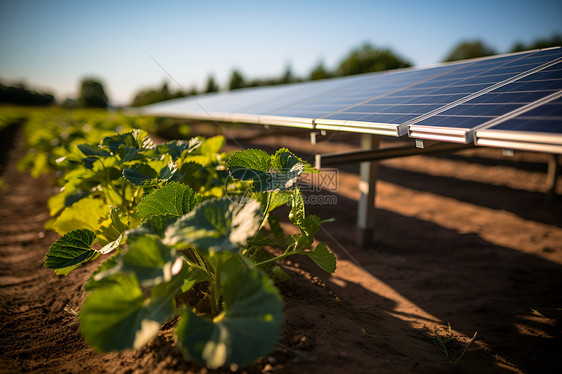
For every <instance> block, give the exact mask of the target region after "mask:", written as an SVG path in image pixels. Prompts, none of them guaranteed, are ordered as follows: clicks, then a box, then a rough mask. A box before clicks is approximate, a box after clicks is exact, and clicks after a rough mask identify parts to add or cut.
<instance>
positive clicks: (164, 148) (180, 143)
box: [156, 138, 202, 161]
mask: <svg viewBox="0 0 562 374" xmlns="http://www.w3.org/2000/svg"><path fill="white" fill-rule="evenodd" d="M201 143H202V141H201V140H199V139H197V138H191V139H190V140H189V141H187V140H172V141H171V142H167V143H164V144H158V145H157V146H156V148H158V151H159V152H160V153H161V154H169V155H170V156H172V159H173V160H174V161H176V160H177V159H178V158H180V157H181V156H182V154H183V152H186V151H187V153H189V152H191V151H193V150H194V149H195V148H197V147H199V146H200V145H201Z"/></svg>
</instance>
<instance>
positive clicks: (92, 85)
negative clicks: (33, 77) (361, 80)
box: [0, 34, 562, 108]
mask: <svg viewBox="0 0 562 374" xmlns="http://www.w3.org/2000/svg"><path fill="white" fill-rule="evenodd" d="M561 45H562V34H553V35H552V36H550V37H546V38H540V39H537V40H535V41H533V42H530V43H528V44H525V43H521V42H516V43H515V44H514V45H513V46H512V48H511V50H509V52H521V51H525V50H531V49H539V48H548V47H554V46H561ZM495 54H498V51H496V50H495V49H494V48H492V47H490V46H489V45H487V44H486V43H484V42H483V41H482V40H466V41H461V42H459V43H458V44H456V45H455V46H454V47H453V48H452V49H451V50H450V52H449V53H448V54H447V55H446V56H445V58H444V59H443V62H450V61H457V60H465V59H470V58H478V57H486V56H492V55H495ZM411 66H412V63H411V62H410V61H408V60H407V59H405V58H404V57H402V56H400V55H399V54H398V53H396V52H395V51H393V50H391V49H389V48H381V47H376V46H373V45H371V44H369V43H364V44H362V45H360V46H358V47H356V48H354V49H352V50H351V51H350V52H349V53H348V54H347V55H346V56H345V57H344V58H343V59H342V60H341V61H340V62H339V64H337V66H336V67H335V68H333V69H329V68H327V67H326V66H325V64H324V62H323V61H319V62H318V63H317V64H316V66H314V67H313V68H312V69H311V71H310V72H309V73H308V75H306V76H304V77H298V76H295V75H294V74H293V72H292V69H291V66H290V65H287V66H286V67H285V70H284V71H283V72H282V73H281V75H280V76H279V77H271V78H255V79H249V78H247V77H245V76H244V75H243V74H242V72H241V71H240V70H239V69H233V70H232V73H231V74H230V78H229V80H228V82H227V84H226V87H225V89H226V90H229V91H231V90H237V89H241V88H248V87H259V86H272V85H277V84H286V83H294V82H303V81H313V80H319V79H326V78H333V77H342V76H348V75H354V74H363V73H372V72H377V71H385V70H391V69H400V68H407V67H411ZM219 90H220V87H219V85H218V83H217V82H216V80H215V78H214V76H213V75H209V76H208V77H207V81H206V84H205V87H204V88H203V89H202V90H201V91H198V90H197V88H196V87H191V88H190V89H188V90H184V89H177V90H172V89H170V87H169V86H168V83H167V82H163V83H162V84H161V85H160V86H159V87H155V88H146V89H142V90H140V91H139V92H137V93H136V94H135V95H134V98H133V100H132V102H131V106H134V107H138V106H143V105H148V104H152V103H156V102H160V101H164V100H168V99H173V98H179V97H185V96H189V95H197V94H204V93H210V92H217V91H219ZM3 103H7V104H16V105H36V106H41V105H52V104H54V103H55V97H54V96H53V94H51V93H49V92H37V91H34V90H32V89H29V88H27V87H26V86H25V85H24V84H16V85H12V86H10V85H4V84H0V104H3ZM62 104H63V106H71V107H86V108H107V107H108V105H109V99H108V97H107V95H106V93H105V90H104V88H103V84H102V82H101V81H100V80H98V79H96V78H84V79H82V81H81V82H80V90H79V95H78V98H76V99H66V100H65V101H64V102H63V103H62Z"/></svg>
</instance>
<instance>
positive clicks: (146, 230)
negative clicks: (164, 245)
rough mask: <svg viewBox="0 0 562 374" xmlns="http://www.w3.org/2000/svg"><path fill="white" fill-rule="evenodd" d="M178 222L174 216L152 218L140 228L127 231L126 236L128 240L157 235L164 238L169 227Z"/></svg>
mask: <svg viewBox="0 0 562 374" xmlns="http://www.w3.org/2000/svg"><path fill="white" fill-rule="evenodd" d="M176 220H177V217H174V216H152V217H150V218H149V219H148V220H146V221H144V222H143V223H142V224H141V225H140V226H139V227H136V228H134V229H131V230H127V231H126V232H125V234H126V235H127V238H128V239H133V238H135V237H139V236H143V235H156V236H158V237H159V238H163V237H164V233H165V232H166V229H167V228H168V226H169V225H170V224H171V223H172V222H175V221H176Z"/></svg>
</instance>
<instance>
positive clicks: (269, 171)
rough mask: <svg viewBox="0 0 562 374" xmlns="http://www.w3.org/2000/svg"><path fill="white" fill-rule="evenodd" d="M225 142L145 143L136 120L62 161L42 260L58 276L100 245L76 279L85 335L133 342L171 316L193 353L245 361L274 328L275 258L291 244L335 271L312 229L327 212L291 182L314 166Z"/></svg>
mask: <svg viewBox="0 0 562 374" xmlns="http://www.w3.org/2000/svg"><path fill="white" fill-rule="evenodd" d="M223 143H224V138H222V137H215V138H210V139H200V138H194V139H192V140H190V141H182V140H177V141H172V142H168V143H165V144H154V143H152V141H151V140H150V139H149V138H148V136H147V134H146V133H145V132H143V131H140V130H135V131H133V132H127V133H122V134H117V135H111V136H108V137H105V138H104V139H103V140H102V141H101V142H99V143H98V144H80V145H78V148H77V149H78V150H79V152H80V153H81V154H82V155H81V156H79V155H78V154H77V153H76V152H74V153H72V154H70V155H69V156H68V159H67V160H65V162H64V163H62V165H65V166H64V168H65V170H67V173H66V174H65V176H64V181H65V184H64V187H65V188H64V189H63V191H62V192H61V193H60V194H59V195H57V196H55V197H53V198H52V199H51V201H50V207H51V212H52V213H53V214H58V216H56V217H55V218H54V219H53V220H52V221H51V222H50V223H49V227H51V228H53V229H55V230H56V231H57V232H58V233H59V234H61V235H62V236H61V237H60V238H59V239H58V240H57V241H56V242H55V243H53V245H52V246H51V248H50V249H49V251H48V253H47V255H46V258H45V266H46V267H47V268H50V269H53V270H55V271H56V272H57V273H58V274H63V275H64V274H68V273H69V272H70V271H72V270H73V269H75V268H76V267H78V266H80V265H82V264H84V263H85V262H87V261H91V260H93V259H94V258H96V257H98V256H100V255H108V258H107V259H105V261H104V262H102V263H101V265H100V266H99V267H98V269H97V270H96V271H95V272H94V273H93V274H92V276H91V278H90V279H89V280H88V282H87V284H86V285H85V289H86V291H88V292H89V295H88V296H87V298H86V300H85V302H84V305H83V307H82V310H81V311H80V313H79V319H80V330H81V333H82V335H83V336H84V338H85V340H86V341H87V342H88V344H90V345H92V346H93V347H95V348H96V349H98V350H100V351H110V350H122V349H127V348H137V347H140V346H142V345H143V344H145V343H146V342H147V341H149V340H150V339H152V338H153V337H154V336H155V335H156V334H157V333H158V331H159V329H160V326H161V324H162V323H164V322H165V321H168V320H170V319H172V318H173V317H174V316H179V317H180V320H179V322H178V323H177V326H176V334H177V336H178V342H179V344H180V346H181V347H182V349H183V350H184V351H186V352H187V353H188V354H189V355H190V356H191V357H193V358H194V359H195V360H197V361H200V362H204V363H205V364H206V365H207V366H208V367H210V368H217V367H219V366H222V365H224V364H227V363H235V364H240V365H242V364H246V363H249V362H251V361H253V360H255V359H256V358H258V357H260V356H262V355H264V354H266V353H267V352H269V351H270V350H272V349H273V347H274V346H275V344H276V343H277V340H278V339H279V336H280V333H281V327H282V323H283V313H282V300H281V296H280V294H279V291H278V290H277V288H276V287H275V285H274V282H273V279H280V278H283V277H286V276H287V275H286V274H285V273H284V271H283V270H282V268H281V267H280V266H278V265H277V264H276V260H278V259H281V258H284V257H287V256H290V255H295V254H300V255H305V256H308V257H310V258H311V259H312V260H313V261H314V262H315V263H316V264H318V266H320V267H321V268H322V269H324V270H326V271H328V272H334V271H335V268H336V261H335V256H334V255H333V254H332V253H331V252H330V251H329V250H328V248H327V247H326V245H325V244H323V243H319V244H317V245H314V240H313V237H314V234H315V233H316V232H317V231H318V229H319V228H320V225H321V224H322V223H324V222H326V220H321V219H320V218H319V217H317V216H314V215H308V216H307V215H306V214H305V206H304V201H303V198H302V195H301V193H300V190H299V189H298V188H294V183H295V182H296V180H297V178H298V177H299V175H300V174H301V173H302V172H316V170H314V169H313V168H312V167H310V165H308V164H306V163H305V162H303V161H302V160H301V159H299V158H298V157H296V156H295V155H293V154H292V153H291V152H290V151H288V150H287V149H284V148H283V149H280V150H279V151H277V152H276V153H275V154H274V155H269V154H267V153H265V152H263V151H259V150H253V149H252V150H245V151H240V152H236V153H234V154H232V155H231V156H230V157H229V158H228V160H227V162H226V163H225V162H224V161H223V160H224V159H225V155H224V154H220V153H219V151H220V148H221V146H222V144H223ZM70 165H72V167H71V166H70ZM282 205H289V206H290V207H291V210H290V214H289V218H290V220H291V222H293V223H294V224H295V225H296V226H297V227H298V228H299V231H300V233H299V234H293V235H290V236H285V235H284V233H283V230H282V229H281V226H280V225H279V221H278V219H277V218H276V216H275V215H274V213H273V211H274V210H275V209H276V208H279V207H280V206H282ZM266 224H267V225H268V226H269V230H266V228H265V226H266ZM96 243H97V244H96ZM272 247H276V248H281V249H283V253H282V254H279V255H273V254H271V253H270V251H269V250H268V248H272Z"/></svg>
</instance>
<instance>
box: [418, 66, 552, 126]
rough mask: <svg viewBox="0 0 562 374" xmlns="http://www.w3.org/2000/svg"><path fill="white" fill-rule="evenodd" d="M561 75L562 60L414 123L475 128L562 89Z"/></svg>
mask: <svg viewBox="0 0 562 374" xmlns="http://www.w3.org/2000/svg"><path fill="white" fill-rule="evenodd" d="M533 60H535V61H536V60H541V61H542V59H538V58H535V59H533ZM532 65H533V66H535V65H536V64H532ZM561 77H562V62H559V63H556V64H554V65H552V66H550V67H547V68H545V69H543V70H541V71H539V72H536V73H533V74H530V75H528V76H526V77H523V78H520V79H518V80H516V81H514V82H512V83H508V84H505V85H503V86H501V87H499V88H496V89H495V90H492V91H490V92H488V93H486V94H483V95H480V96H477V97H476V98H474V99H471V100H468V101H466V102H465V103H462V104H459V105H456V106H454V107H452V108H450V109H447V110H445V111H443V112H441V113H439V114H438V115H434V116H431V117H429V118H426V119H424V120H422V121H419V122H417V123H416V124H415V126H435V127H452V128H465V129H472V128H474V127H476V126H479V125H482V124H484V123H486V122H488V121H490V120H492V119H494V118H496V117H499V116H502V115H504V114H506V113H509V112H511V111H513V110H516V109H518V108H521V107H523V106H524V105H527V104H529V103H532V102H534V101H536V100H539V99H542V98H544V97H546V96H548V95H551V94H552V93H554V92H556V91H558V90H560V89H562V79H561ZM466 117H470V118H471V119H470V120H466Z"/></svg>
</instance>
